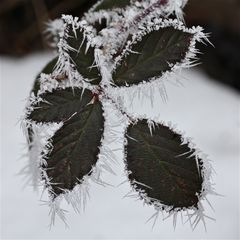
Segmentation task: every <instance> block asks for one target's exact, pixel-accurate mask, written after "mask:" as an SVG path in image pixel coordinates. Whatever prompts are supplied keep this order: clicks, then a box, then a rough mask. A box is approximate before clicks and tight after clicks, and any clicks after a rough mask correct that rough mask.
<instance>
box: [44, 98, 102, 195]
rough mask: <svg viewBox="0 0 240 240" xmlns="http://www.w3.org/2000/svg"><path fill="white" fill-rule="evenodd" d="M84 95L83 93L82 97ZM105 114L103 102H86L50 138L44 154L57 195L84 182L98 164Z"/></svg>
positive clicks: (52, 188)
mask: <svg viewBox="0 0 240 240" xmlns="http://www.w3.org/2000/svg"><path fill="white" fill-rule="evenodd" d="M83 98H84V97H83ZM103 127H104V118H103V110H102V105H101V103H100V102H94V103H92V104H89V105H87V106H85V107H84V108H83V109H82V111H80V112H79V113H77V114H76V115H74V116H73V117H72V118H71V119H70V120H69V121H67V122H65V123H64V124H63V126H62V127H61V128H60V129H59V130H58V131H57V132H56V133H55V135H54V136H53V137H52V139H50V141H49V142H50V143H51V146H52V147H50V149H49V152H48V154H47V155H46V156H45V157H44V158H45V160H46V163H47V166H42V168H43V170H44V171H45V172H46V174H45V175H44V176H43V178H46V179H45V180H46V184H47V185H49V187H50V191H51V193H52V194H53V196H54V197H56V196H58V195H59V194H61V193H64V192H66V191H70V190H72V189H73V188H74V187H75V186H76V185H78V184H81V183H82V181H83V177H84V176H87V175H91V173H92V169H93V167H94V166H95V164H96V162H97V159H98V153H99V147H100V145H101V139H102V134H103Z"/></svg>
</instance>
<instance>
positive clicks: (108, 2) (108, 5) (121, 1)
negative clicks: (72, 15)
mask: <svg viewBox="0 0 240 240" xmlns="http://www.w3.org/2000/svg"><path fill="white" fill-rule="evenodd" d="M130 3H131V1H130V0H118V1H112V0H103V1H102V2H101V3H100V4H99V5H98V6H97V7H96V8H95V9H94V11H100V10H112V9H114V8H125V7H126V6H128V5H130Z"/></svg>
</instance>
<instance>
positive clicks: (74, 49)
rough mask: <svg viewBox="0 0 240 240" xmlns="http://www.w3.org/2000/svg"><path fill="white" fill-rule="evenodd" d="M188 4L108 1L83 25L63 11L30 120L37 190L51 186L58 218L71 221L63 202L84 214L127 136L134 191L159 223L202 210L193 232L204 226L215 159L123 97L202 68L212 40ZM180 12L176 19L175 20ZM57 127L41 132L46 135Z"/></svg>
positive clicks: (50, 27)
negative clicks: (202, 51) (188, 12)
mask: <svg viewBox="0 0 240 240" xmlns="http://www.w3.org/2000/svg"><path fill="white" fill-rule="evenodd" d="M185 4H186V0H178V1H174V0H147V1H140V0H139V1H136V0H132V1H130V0H121V1H111V0H103V1H102V0H101V1H99V2H98V3H97V4H96V5H95V6H93V8H92V9H90V11H89V12H88V13H86V14H85V16H84V17H83V18H82V19H79V18H77V17H72V16H67V15H63V16H62V18H61V19H60V20H57V21H55V22H53V23H52V24H50V23H49V24H48V32H49V31H52V34H53V39H54V41H55V40H56V39H58V43H57V48H58V56H57V57H56V58H55V59H53V60H52V61H51V62H50V63H49V64H47V66H46V67H45V68H44V69H43V71H42V73H41V74H40V75H39V76H38V77H37V79H36V81H35V84H34V88H33V91H32V94H31V97H30V99H29V103H28V106H27V108H26V109H27V110H26V115H25V121H24V123H25V127H26V128H25V130H26V134H27V135H28V139H29V157H30V165H29V166H34V176H35V178H34V181H35V185H38V184H37V183H36V182H37V181H39V182H40V183H43V185H44V186H45V188H46V189H48V192H49V195H50V202H49V203H47V204H48V205H49V206H50V208H51V211H50V213H51V214H52V222H54V216H55V215H56V214H57V215H59V217H60V218H62V219H63V220H64V221H65V216H64V211H63V210H61V207H60V203H61V200H62V199H63V198H64V199H65V200H66V201H67V202H68V203H70V204H71V205H72V206H73V208H74V209H75V210H76V211H80V209H81V208H82V206H84V205H85V202H86V199H87V197H88V189H89V185H90V181H94V182H97V183H99V184H101V185H106V184H107V183H105V182H103V181H102V180H101V172H102V171H109V172H112V169H111V164H110V162H113V161H114V160H115V156H114V151H113V150H111V149H110V148H108V143H109V142H114V141H115V142H116V143H117V142H118V140H119V139H121V141H119V142H124V146H122V147H123V148H124V153H125V159H124V162H125V166H126V168H125V170H126V176H127V178H128V180H129V182H130V184H131V186H132V192H131V195H132V194H136V196H137V197H138V198H139V199H142V200H143V201H144V202H145V203H147V204H149V205H153V206H154V207H155V209H156V214H155V215H154V217H156V216H158V212H159V211H160V210H161V211H166V212H167V213H169V216H171V215H173V216H174V217H173V219H174V225H176V218H177V213H178V212H182V211H185V212H186V211H192V212H193V213H192V215H191V216H190V215H189V221H190V219H191V218H192V216H195V217H196V218H195V221H194V223H193V227H194V226H195V224H196V223H198V222H199V221H200V220H202V221H203V222H204V216H205V214H204V213H203V211H204V209H203V207H202V204H201V201H202V200H203V199H205V197H206V194H207V193H209V192H211V193H214V191H213V189H212V185H211V182H210V175H211V166H210V165H209V162H208V161H207V159H206V158H205V157H204V155H203V154H201V152H200V151H199V150H197V149H196V147H195V146H194V145H193V144H192V143H191V141H189V139H187V138H184V137H183V135H182V133H181V132H179V131H178V130H176V129H175V128H174V127H172V125H171V124H169V123H168V124H166V123H164V122H159V121H158V120H154V119H152V120H151V119H148V118H147V117H145V116H138V115H137V114H132V113H130V112H129V111H128V109H126V108H125V107H124V104H123V102H122V99H121V94H119V93H121V91H122V89H124V88H131V89H135V90H136V91H141V92H144V91H146V89H151V87H153V86H154V87H155V85H158V86H159V85H161V84H162V83H163V81H164V80H166V79H167V78H168V76H169V75H170V74H172V73H175V72H176V71H178V70H179V69H182V68H186V67H190V66H191V65H194V64H195V61H196V54H197V53H198V51H197V49H196V48H195V45H196V43H197V42H203V41H206V40H207V38H206V35H205V34H204V33H203V31H202V28H201V27H192V28H187V27H185V25H184V23H183V22H181V20H183V14H182V8H183V7H184V5H185ZM173 14H175V15H176V17H177V18H176V19H168V16H169V15H173ZM161 86H162V85H161ZM150 91H151V90H150ZM150 95H152V94H150ZM111 109H114V110H115V111H116V112H117V113H118V116H119V123H122V124H125V132H123V133H122V136H121V134H119V133H116V132H114V131H113V130H112V129H111V126H112V125H111V121H110V119H111V112H112V111H111ZM54 124H55V125H56V124H57V128H56V126H55V130H54V131H53V132H52V133H51V134H50V135H49V134H48V135H45V137H44V136H42V135H44V134H43V132H41V129H42V131H43V130H44V129H46V128H49V129H51V128H52V127H53V125H54ZM44 131H45V130H44ZM99 158H102V161H99ZM33 163H35V164H33ZM36 169H39V172H38V173H36ZM30 171H31V169H30ZM36 178H38V180H36ZM204 223H205V222H204Z"/></svg>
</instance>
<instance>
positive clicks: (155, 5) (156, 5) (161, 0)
mask: <svg viewBox="0 0 240 240" xmlns="http://www.w3.org/2000/svg"><path fill="white" fill-rule="evenodd" d="M167 2H168V0H158V1H157V2H155V3H153V4H152V5H151V6H150V7H148V8H147V9H145V10H144V11H143V12H142V13H141V14H139V15H137V16H136V17H135V18H134V19H133V21H132V22H131V23H130V26H132V25H135V24H136V23H138V22H140V21H141V20H143V19H144V18H145V17H146V16H147V15H148V14H150V13H151V12H153V11H154V10H155V8H160V7H161V6H163V5H165V4H167ZM127 29H128V27H127V26H124V25H122V26H121V28H120V31H121V32H124V31H126V30H127Z"/></svg>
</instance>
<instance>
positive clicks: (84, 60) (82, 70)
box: [67, 26, 101, 84]
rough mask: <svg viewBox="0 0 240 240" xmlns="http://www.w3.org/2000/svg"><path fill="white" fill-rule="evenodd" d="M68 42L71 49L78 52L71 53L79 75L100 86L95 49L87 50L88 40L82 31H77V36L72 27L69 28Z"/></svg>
mask: <svg viewBox="0 0 240 240" xmlns="http://www.w3.org/2000/svg"><path fill="white" fill-rule="evenodd" d="M67 42H68V44H69V46H70V47H72V48H73V49H75V50H76V51H69V54H70V57H71V59H72V60H73V62H74V64H75V67H76V69H77V71H78V72H79V74H81V75H82V76H83V77H84V78H87V79H88V80H91V83H92V84H99V83H100V81H101V75H100V73H99V71H98V68H97V67H96V66H94V67H93V65H96V63H95V57H94V48H93V47H91V46H90V47H89V48H88V51H87V52H86V48H87V40H86V38H84V36H83V32H82V31H81V30H79V29H78V30H76V36H75V33H74V32H73V30H72V28H71V26H69V37H68V39H67Z"/></svg>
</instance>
